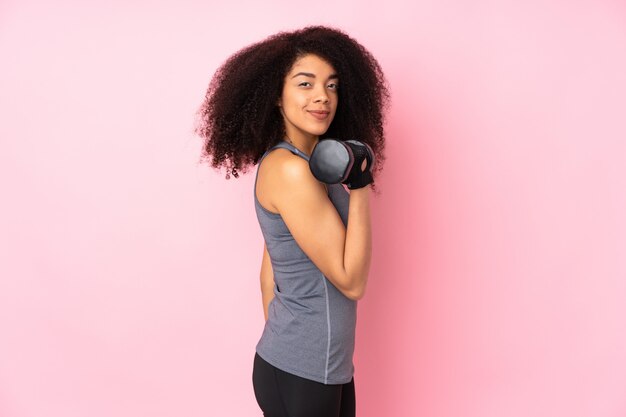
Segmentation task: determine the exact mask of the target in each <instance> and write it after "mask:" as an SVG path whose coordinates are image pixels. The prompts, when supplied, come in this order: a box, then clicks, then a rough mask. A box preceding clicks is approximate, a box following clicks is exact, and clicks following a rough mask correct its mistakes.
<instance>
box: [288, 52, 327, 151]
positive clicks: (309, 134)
mask: <svg viewBox="0 0 626 417" xmlns="http://www.w3.org/2000/svg"><path fill="white" fill-rule="evenodd" d="M338 82H339V78H338V77H337V73H336V72H335V69H334V68H333V67H332V66H331V65H330V64H329V63H328V62H326V61H324V60H323V59H322V58H320V57H318V56H317V55H313V54H308V55H304V56H303V57H301V58H300V59H298V60H296V62H295V63H294V65H293V66H292V67H291V70H290V71H289V72H288V73H287V76H286V77H285V81H284V87H283V91H282V94H281V98H280V99H279V101H278V105H279V106H280V107H281V113H282V115H283V119H284V122H285V132H286V134H287V136H288V137H289V138H290V139H292V140H302V141H307V142H308V141H315V140H316V139H317V138H318V137H319V135H321V134H323V133H324V132H326V131H327V130H328V127H329V126H330V124H331V122H332V121H333V118H334V117H335V112H336V110H337V101H338V94H337V88H338V86H339V84H338ZM294 138H298V139H294Z"/></svg>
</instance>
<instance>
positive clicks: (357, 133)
mask: <svg viewBox="0 0 626 417" xmlns="http://www.w3.org/2000/svg"><path fill="white" fill-rule="evenodd" d="M388 98H389V93H388V89H387V86H386V80H385V78H384V75H383V72H382V70H381V68H380V66H379V64H378V62H377V61H376V59H375V58H374V57H373V56H372V55H371V54H370V53H369V52H368V51H367V50H366V49H365V48H364V47H363V46H361V45H360V44H359V43H358V42H356V41H355V40H354V39H352V38H350V37H349V36H348V35H346V34H345V33H343V32H342V31H340V30H337V29H334V28H329V27H324V26H309V27H306V28H303V29H300V30H296V31H292V32H280V33H278V34H275V35H273V36H270V37H268V38H267V39H265V40H263V41H261V42H258V43H255V44H252V45H250V46H248V47H246V48H244V49H242V50H240V51H239V52H237V53H235V54H234V55H233V56H231V57H230V58H229V59H228V60H227V61H226V62H225V63H224V64H223V65H222V66H221V67H220V68H219V69H218V71H217V72H216V74H215V75H214V77H213V79H212V81H211V83H210V85H209V88H208V91H207V94H206V98H205V101H204V103H203V105H202V107H201V109H200V111H199V115H200V124H199V125H198V127H197V129H196V131H197V133H198V134H199V135H200V136H202V137H203V138H204V139H205V142H204V149H203V157H210V158H211V159H212V161H211V164H212V166H213V167H216V168H218V167H220V166H222V165H226V166H227V173H226V178H227V179H229V178H230V173H232V174H233V175H234V176H235V177H238V172H237V171H238V170H242V171H243V172H246V168H247V167H248V166H250V165H254V164H257V163H258V169H257V175H256V179H255V187H254V202H255V209H256V214H257V218H258V220H259V225H260V228H261V232H262V234H263V237H264V240H265V244H264V248H263V256H262V261H261V272H260V281H261V292H262V303H263V312H264V315H265V320H266V322H265V327H264V329H263V333H262V336H261V338H260V340H259V342H258V344H257V346H256V352H255V356H254V361H253V370H252V382H253V387H254V392H255V397H256V400H257V402H258V404H259V406H260V408H261V409H262V410H263V412H264V416H265V417H279V416H284V417H286V416H298V417H302V416H311V417H338V416H341V417H346V416H354V415H355V408H356V405H355V388H354V366H353V363H352V358H353V352H354V340H355V327H356V308H357V301H358V300H359V299H360V298H362V297H363V295H364V293H365V287H366V283H367V276H368V272H369V267H370V258H371V226H370V211H369V195H370V188H371V189H372V190H374V191H375V184H374V182H371V184H367V185H365V186H361V188H355V189H350V192H348V191H346V189H345V188H344V187H343V185H342V184H324V183H322V182H320V181H318V180H317V179H316V177H315V176H314V175H313V174H312V172H311V168H310V166H309V159H310V157H311V154H312V152H313V150H314V148H315V147H316V145H317V144H318V143H319V141H320V140H323V139H326V138H337V139H338V140H341V141H344V140H349V139H354V140H357V141H359V142H362V143H364V144H367V145H369V147H370V148H371V151H372V152H373V153H374V155H375V158H374V160H375V161H376V162H375V163H374V164H373V166H372V167H370V166H368V163H367V162H368V161H367V160H363V162H362V164H360V169H361V170H362V171H363V172H367V171H368V170H369V171H371V176H372V179H373V178H374V177H375V172H378V171H380V169H381V168H382V162H383V160H384V156H383V150H384V131H383V120H384V113H383V111H384V109H385V107H386V105H387V103H388ZM355 166H356V165H355ZM359 173H360V172H359Z"/></svg>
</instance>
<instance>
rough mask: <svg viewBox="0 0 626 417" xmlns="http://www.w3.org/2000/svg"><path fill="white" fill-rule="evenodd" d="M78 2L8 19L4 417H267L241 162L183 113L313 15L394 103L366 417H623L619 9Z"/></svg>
mask: <svg viewBox="0 0 626 417" xmlns="http://www.w3.org/2000/svg"><path fill="white" fill-rule="evenodd" d="M90 3H91V5H89V6H86V5H85V2H79V1H74V2H71V1H67V0H65V1H56V2H43V1H40V2H36V1H32V0H31V1H28V0H22V1H19V2H18V1H17V0H9V1H7V0H4V1H3V2H2V4H0V56H1V61H2V64H1V65H0V92H1V93H0V114H1V115H2V116H1V118H2V121H1V123H0V138H1V141H2V142H1V144H2V147H1V152H0V170H1V171H0V174H1V175H0V189H1V190H2V195H3V199H2V204H1V205H0V230H1V232H0V235H1V236H2V239H0V245H1V247H0V416H2V417H40V416H46V417H79V416H80V417H84V416H90V417H105V416H107V417H108V416H116V417H126V416H128V417H131V416H132V417H136V416H151V417H157V416H164V417H165V416H167V417H169V416H172V417H174V416H186V417H194V416H198V417H199V416H260V415H261V413H260V411H259V409H258V406H257V404H256V401H255V398H254V394H253V389H252V381H251V370H252V359H253V354H254V347H255V344H256V342H257V340H258V338H259V337H260V334H261V331H262V327H263V311H262V305H261V296H260V290H259V283H258V274H259V267H260V261H261V254H262V252H261V251H262V248H263V240H262V236H261V233H260V230H259V228H258V224H257V220H256V217H255V214H254V206H253V199H252V196H253V194H252V184H253V180H254V177H253V174H254V172H255V169H253V170H252V171H250V173H249V175H243V176H241V177H240V179H238V180H235V179H231V180H229V181H227V180H225V179H224V174H223V173H218V172H214V171H212V170H211V169H209V168H207V167H206V166H202V165H197V161H198V157H199V151H200V142H199V140H198V139H197V138H196V137H194V136H193V133H192V122H193V113H194V111H195V110H196V108H197V106H198V105H199V104H200V101H201V99H202V96H203V93H204V89H205V87H206V85H207V83H208V81H209V79H210V76H211V74H212V72H213V71H214V70H215V68H216V67H217V66H218V65H219V64H220V63H221V62H222V61H223V60H224V59H225V58H226V57H227V56H228V55H229V54H231V53H233V52H234V51H236V50H237V49H238V48H240V47H242V46H245V45H247V44H249V43H250V42H253V41H257V40H260V39H261V38H263V37H265V36H267V35H269V34H271V33H274V32H276V31H278V30H283V29H285V30H286V29H294V28H297V27H301V26H304V25H306V24H312V23H325V24H330V25H336V26H338V27H341V28H343V29H345V30H346V31H347V32H348V33H350V34H351V35H353V36H354V37H355V38H357V39H358V40H359V41H361V42H362V43H363V44H364V45H365V46H366V47H368V48H369V49H370V50H371V51H372V52H373V53H374V55H375V56H377V57H378V59H379V61H380V63H381V65H382V66H383V68H384V70H385V71H386V74H387V76H388V78H389V81H390V83H391V88H392V93H393V108H392V109H391V113H390V115H389V122H388V132H389V136H388V139H389V143H388V154H387V165H386V169H385V171H384V175H383V177H382V178H381V180H380V188H381V190H382V194H381V195H380V196H379V197H376V198H374V199H373V216H374V218H373V222H374V259H373V265H372V267H373V270H372V272H371V275H370V280H369V287H368V291H367V294H366V296H365V298H364V299H363V300H362V301H361V302H360V303H359V319H358V329H357V348H356V357H355V365H356V376H355V381H356V387H357V401H358V415H359V416H360V417H380V416H383V417H387V416H390V417H395V416H398V417H405V416H425V417H461V416H462V417H502V416H506V417H528V416H533V417H542V416H546V417H562V416H568V417H577V416H589V417H609V416H611V417H618V416H624V415H626V396H625V393H626V279H625V278H626V217H625V216H624V212H626V142H625V139H626V124H625V122H624V120H626V102H625V101H624V97H626V6H625V5H624V4H623V3H622V2H617V1H608V0H607V1H598V0H580V1H568V2H565V1H560V2H558V1H554V0H551V1H537V0H534V1H518V2H494V1H487V0H477V1H473V2H462V1H458V2H454V1H447V2H441V1H430V2H427V1H419V0H417V1H413V2H410V3H412V4H414V5H413V6H408V4H409V2H408V1H406V2H403V1H400V0H388V1H385V2H383V3H381V4H375V3H373V2H372V3H371V4H370V6H371V7H370V8H366V5H365V4H364V3H363V2H359V1H356V0H345V1H335V2H324V1H322V2H315V3H303V2H287V1H269V2H259V1H252V0H250V1H246V2H241V1H239V2H221V1H220V2H217V1H214V2H210V1H190V0H189V1H186V2H176V3H175V2H169V4H165V2H148V1H144V2H133V5H127V4H126V3H127V2H122V1H118V2H110V1H108V2H104V1H102V2H99V3H100V4H99V5H95V4H96V3H95V2H90ZM211 3H214V4H211ZM244 3H245V4H244ZM374 6H375V7H374Z"/></svg>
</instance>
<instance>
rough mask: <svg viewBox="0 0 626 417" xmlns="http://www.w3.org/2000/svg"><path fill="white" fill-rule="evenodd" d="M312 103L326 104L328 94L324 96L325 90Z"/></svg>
mask: <svg viewBox="0 0 626 417" xmlns="http://www.w3.org/2000/svg"><path fill="white" fill-rule="evenodd" d="M314 101H315V102H316V103H328V101H329V99H328V94H326V91H325V90H322V92H321V93H320V94H319V95H318V96H317V98H316V99H315V100H314Z"/></svg>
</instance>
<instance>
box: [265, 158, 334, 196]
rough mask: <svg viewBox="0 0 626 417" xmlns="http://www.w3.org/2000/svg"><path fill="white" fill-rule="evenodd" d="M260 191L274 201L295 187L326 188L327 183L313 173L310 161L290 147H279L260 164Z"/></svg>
mask: <svg viewBox="0 0 626 417" xmlns="http://www.w3.org/2000/svg"><path fill="white" fill-rule="evenodd" d="M258 175H259V179H258V182H259V192H260V193H261V194H265V195H266V196H267V199H268V200H269V201H268V202H269V203H270V205H271V206H274V207H275V204H274V201H272V200H275V199H276V198H280V195H283V196H284V195H289V194H290V193H291V192H292V191H293V190H294V189H295V188H302V187H304V188H311V187H312V188H318V187H321V189H322V190H326V193H328V191H327V188H326V184H323V183H321V182H319V181H318V180H317V179H316V178H315V177H314V176H313V174H312V173H311V168H310V167H309V162H308V161H307V160H306V159H304V158H302V157H301V156H298V155H295V154H294V153H293V152H291V151H290V150H289V149H285V148H277V149H274V150H272V151H271V152H270V153H268V154H267V155H266V156H265V158H264V159H263V161H262V162H261V164H260V166H259V173H258Z"/></svg>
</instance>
